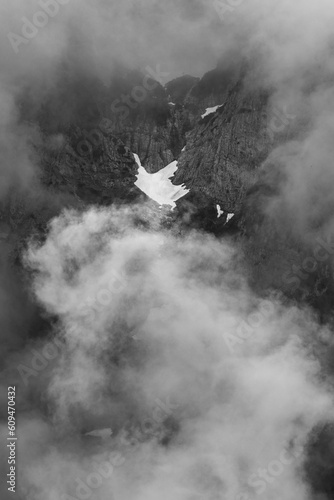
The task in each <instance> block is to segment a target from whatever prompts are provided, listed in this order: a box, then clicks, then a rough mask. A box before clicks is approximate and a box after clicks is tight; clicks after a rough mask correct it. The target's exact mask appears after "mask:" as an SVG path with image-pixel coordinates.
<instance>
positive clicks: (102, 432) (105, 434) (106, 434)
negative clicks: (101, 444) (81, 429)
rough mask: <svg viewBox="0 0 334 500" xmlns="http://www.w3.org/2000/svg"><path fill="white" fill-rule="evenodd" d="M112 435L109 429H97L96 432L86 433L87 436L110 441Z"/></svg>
mask: <svg viewBox="0 0 334 500" xmlns="http://www.w3.org/2000/svg"><path fill="white" fill-rule="evenodd" d="M111 435H112V430H111V429H110V428H108V429H96V430H95V431H91V432H86V434H85V436H94V437H99V438H101V439H102V440H106V439H109V438H110V436H111Z"/></svg>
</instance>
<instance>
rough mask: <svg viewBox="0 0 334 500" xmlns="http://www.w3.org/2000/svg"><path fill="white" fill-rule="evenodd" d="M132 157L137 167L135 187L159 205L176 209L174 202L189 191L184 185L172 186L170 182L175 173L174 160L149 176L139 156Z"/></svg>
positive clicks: (175, 162)
mask: <svg viewBox="0 0 334 500" xmlns="http://www.w3.org/2000/svg"><path fill="white" fill-rule="evenodd" d="M133 156H134V158H135V160H136V163H137V165H138V167H139V168H138V175H137V180H136V182H135V186H137V187H139V189H140V190H141V191H143V192H144V193H145V194H147V196H149V198H151V199H152V200H154V201H156V202H157V203H159V205H170V206H171V207H172V209H173V208H175V207H176V204H175V201H176V200H179V199H180V198H182V197H183V196H185V195H186V194H187V193H189V189H186V187H185V186H184V184H182V185H181V186H174V184H172V182H171V180H170V179H171V178H172V177H173V176H174V174H175V172H176V171H177V161H176V160H175V161H173V162H172V163H170V164H169V165H167V167H165V168H162V169H161V170H159V172H156V173H154V174H150V173H148V172H146V170H145V168H144V167H143V166H142V164H141V161H140V158H139V156H138V155H137V154H134V155H133Z"/></svg>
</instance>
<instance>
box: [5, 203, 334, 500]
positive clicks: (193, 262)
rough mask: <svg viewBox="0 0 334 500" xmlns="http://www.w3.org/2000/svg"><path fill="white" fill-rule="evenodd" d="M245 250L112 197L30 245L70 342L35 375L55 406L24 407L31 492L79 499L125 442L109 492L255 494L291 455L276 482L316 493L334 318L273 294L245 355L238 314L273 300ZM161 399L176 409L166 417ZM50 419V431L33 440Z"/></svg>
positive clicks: (273, 492)
mask: <svg viewBox="0 0 334 500" xmlns="http://www.w3.org/2000/svg"><path fill="white" fill-rule="evenodd" d="M235 256H236V254H235V250H234V249H233V247H232V246H231V244H230V243H229V242H228V241H225V242H224V241H219V240H217V239H214V238H212V237H210V236H207V235H203V234H201V233H196V232H194V233H193V234H190V235H188V236H187V237H182V238H180V237H179V238H173V237H171V236H170V234H168V235H167V234H164V233H163V232H150V231H141V230H139V229H137V228H136V227H135V225H134V217H133V213H132V212H131V211H130V209H125V210H124V209H123V210H116V209H113V208H110V209H98V208H92V209H90V210H87V211H86V212H83V213H79V212H75V211H66V212H64V213H63V214H62V215H61V216H60V217H58V218H56V219H54V220H53V221H52V223H51V225H50V230H49V233H48V237H47V239H46V240H45V241H44V242H42V243H39V244H38V243H35V244H31V245H30V248H29V250H28V252H27V254H26V260H25V262H26V265H27V266H28V267H29V268H30V269H31V270H32V272H33V276H34V279H33V283H32V285H33V292H34V295H35V297H36V300H37V301H38V302H39V304H40V305H41V307H43V308H44V309H45V310H46V311H47V313H48V314H50V315H52V317H56V318H57V324H56V325H55V331H54V333H55V335H57V336H58V337H61V338H62V339H63V340H64V342H65V346H64V350H63V351H61V352H60V354H59V356H58V357H57V359H56V360H55V361H53V362H52V363H53V364H52V366H51V365H50V366H49V367H48V368H47V370H46V372H44V371H42V372H41V373H40V375H39V376H38V377H32V378H31V379H30V381H29V382H30V385H29V386H30V391H33V392H35V393H37V394H38V393H40V392H41V393H42V394H43V398H44V401H45V403H46V408H47V410H46V413H45V412H43V411H42V409H40V410H39V411H38V413H37V414H36V413H35V415H33V414H31V415H30V416H29V412H27V410H23V409H22V410H20V419H21V424H20V430H19V432H20V436H21V437H20V443H21V444H20V446H21V452H20V453H21V455H20V456H21V459H20V470H21V471H22V473H21V474H22V477H21V479H20V484H21V485H22V488H23V490H24V491H25V492H26V498H32V497H33V498H34V499H35V500H38V499H42V498H43V500H49V499H50V500H53V499H54V498H57V499H58V498H66V497H62V495H65V494H67V495H71V496H73V497H75V498H79V497H78V496H77V495H78V491H79V492H80V491H81V490H80V489H79V490H78V491H77V493H76V488H78V484H79V483H78V481H77V478H81V480H82V481H83V482H84V483H85V484H86V487H88V488H89V485H88V486H87V477H88V476H89V474H91V473H93V472H94V471H95V468H94V466H93V464H94V463H96V462H98V463H100V462H101V461H103V460H106V458H107V456H108V453H110V451H118V452H119V453H121V454H122V457H123V458H124V464H123V465H122V466H120V467H118V468H115V470H114V472H113V474H112V476H111V477H110V478H106V479H104V480H103V484H101V486H100V487H99V488H97V489H96V490H94V495H95V496H94V498H98V499H101V500H105V499H106V498H110V494H111V491H112V492H113V494H114V495H115V497H116V498H132V497H133V498H136V499H138V498H141V497H143V498H144V497H145V498H150V497H152V498H153V497H156V496H157V495H158V494H159V495H160V496H161V495H162V496H163V497H165V498H166V499H168V498H171V497H175V495H177V496H179V497H182V498H192V497H196V498H197V497H198V496H199V497H201V496H205V497H208V496H209V497H210V498H211V497H212V498H213V497H217V496H218V497H219V496H221V495H224V497H225V498H231V499H235V498H253V497H254V496H256V493H257V489H256V484H255V478H254V477H255V476H256V477H257V480H258V481H260V482H261V481H263V479H262V480H261V479H259V477H261V476H257V475H258V474H259V470H260V472H261V470H263V469H264V470H268V471H270V470H274V466H271V465H270V464H272V463H274V462H275V461H277V460H280V458H279V457H281V456H283V457H285V456H287V457H288V461H289V460H290V462H289V465H287V466H285V468H284V470H283V472H282V473H281V475H280V477H277V476H274V475H272V474H270V472H269V476H268V477H269V479H270V481H269V482H267V483H265V484H266V488H267V492H268V494H270V496H272V497H273V498H280V499H282V498H283V499H286V500H289V499H290V498H291V499H292V498H294V499H296V498H297V499H299V498H300V499H304V498H306V497H307V489H308V486H307V484H305V483H304V482H303V481H302V479H301V477H300V475H299V472H298V471H299V467H300V465H301V461H302V459H303V456H304V455H303V453H306V451H305V450H304V452H303V451H302V453H301V456H300V457H299V458H298V456H297V455H298V453H297V452H298V450H299V449H300V447H301V449H302V450H303V448H304V447H305V446H306V445H307V442H308V436H309V433H310V432H311V430H312V429H313V428H314V427H315V426H316V425H318V424H323V423H324V422H327V421H332V415H333V402H332V397H331V394H330V392H329V391H328V390H327V388H326V386H325V385H323V384H322V383H321V378H320V374H321V368H320V365H319V364H318V363H317V361H316V360H315V359H314V356H313V355H312V354H311V352H312V346H317V345H318V344H319V343H321V342H323V341H324V338H326V335H325V332H324V328H322V327H319V326H318V325H317V323H316V322H315V321H314V319H313V317H312V315H311V313H309V312H308V311H307V310H299V309H297V308H294V309H290V308H287V307H286V306H283V305H282V304H280V302H279V300H277V299H276V298H275V297H271V298H270V297H269V298H268V300H270V303H271V306H272V308H271V309H270V314H269V315H268V316H263V315H262V316H260V319H259V320H258V323H257V328H256V329H254V332H253V334H252V336H251V337H250V338H248V339H246V341H245V342H241V343H237V344H236V345H235V349H234V352H231V350H230V349H229V341H230V340H231V338H233V337H234V336H235V332H236V331H237V327H238V325H239V324H240V322H242V321H243V320H244V319H247V318H248V317H249V315H250V314H254V313H256V312H257V311H258V309H259V307H260V304H261V298H260V297H257V296H256V295H255V294H254V293H253V292H252V291H251V290H250V289H249V287H248V285H247V283H246V281H245V279H244V277H243V276H242V273H240V272H239V271H238V270H237V268H236V261H235ZM134 337H135V338H134ZM45 342H46V341H45ZM327 342H329V344H330V340H329V339H327ZM16 361H17V360H16ZM8 363H9V366H11V371H12V374H13V376H14V372H15V367H14V366H13V364H12V363H11V361H10V360H9V361H8ZM16 377H17V379H18V380H17V383H20V382H19V378H18V375H16ZM20 385H22V382H21V383H20ZM28 394H29V392H27V393H26V396H25V398H26V403H25V404H26V405H27V402H28V401H29V400H31V399H30V398H31V396H30V397H29V395H28ZM158 401H159V402H160V403H159V404H158V403H157V402H158ZM161 402H162V403H163V404H164V405H165V407H166V405H167V406H168V404H169V407H170V408H171V410H170V411H169V412H168V418H163V417H162V418H161V419H158V420H156V419H155V418H154V416H156V415H157V405H158V407H159V408H161V405H162V403H161ZM166 402H167V403H166ZM21 404H23V401H22V402H21ZM38 414H39V415H40V416H38ZM43 414H44V415H47V419H46V418H45V416H42V415H43ZM147 418H149V419H150V421H151V422H153V423H152V424H151V425H152V427H151V430H150V431H147V430H146V429H145V428H144V425H143V422H144V421H145V419H147ZM41 419H42V420H41ZM40 421H43V422H44V423H43V425H42V429H45V431H43V432H41V436H40V437H37V436H36V439H33V442H32V441H31V440H30V439H29V435H30V434H31V426H32V427H33V428H35V429H38V428H39V426H40V423H39V422H40ZM106 427H110V428H111V429H112V431H113V434H112V437H111V439H110V440H107V441H102V440H101V441H94V442H95V445H94V446H88V443H87V437H83V434H85V433H87V432H89V431H92V430H94V429H103V428H106ZM35 434H36V433H35ZM131 443H132V444H131ZM50 446H51V448H50ZM28 450H29V453H28ZM294 454H295V455H294ZM296 454H297V455H296ZM291 456H292V457H293V458H292V459H291V458H289V457H291ZM295 456H296V458H294V457H295ZM28 460H29V464H28V462H27V461H28ZM275 463H276V462H275ZM268 467H269V469H268ZM254 475H255V476H254ZM252 478H253V479H252ZM80 484H81V483H80ZM258 487H259V486H258ZM82 488H83V487H82ZM93 489H94V488H93ZM93 489H92V488H91V491H93ZM238 495H239V496H238ZM240 495H241V496H240ZM242 495H244V496H242ZM87 498H88V496H87Z"/></svg>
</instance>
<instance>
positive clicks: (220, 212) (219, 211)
mask: <svg viewBox="0 0 334 500" xmlns="http://www.w3.org/2000/svg"><path fill="white" fill-rule="evenodd" d="M217 213H218V215H217V217H218V219H219V217H221V216H222V215H224V210H221V209H220V205H217Z"/></svg>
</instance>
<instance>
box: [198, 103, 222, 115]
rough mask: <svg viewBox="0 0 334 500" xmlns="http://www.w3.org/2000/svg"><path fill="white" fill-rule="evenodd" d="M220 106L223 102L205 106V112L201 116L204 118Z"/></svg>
mask: <svg viewBox="0 0 334 500" xmlns="http://www.w3.org/2000/svg"><path fill="white" fill-rule="evenodd" d="M222 106H223V104H219V105H218V106H214V107H213V108H206V110H205V113H204V114H203V115H202V118H205V117H206V116H208V115H211V114H212V113H215V112H216V111H217V109H219V108H221V107H222Z"/></svg>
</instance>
